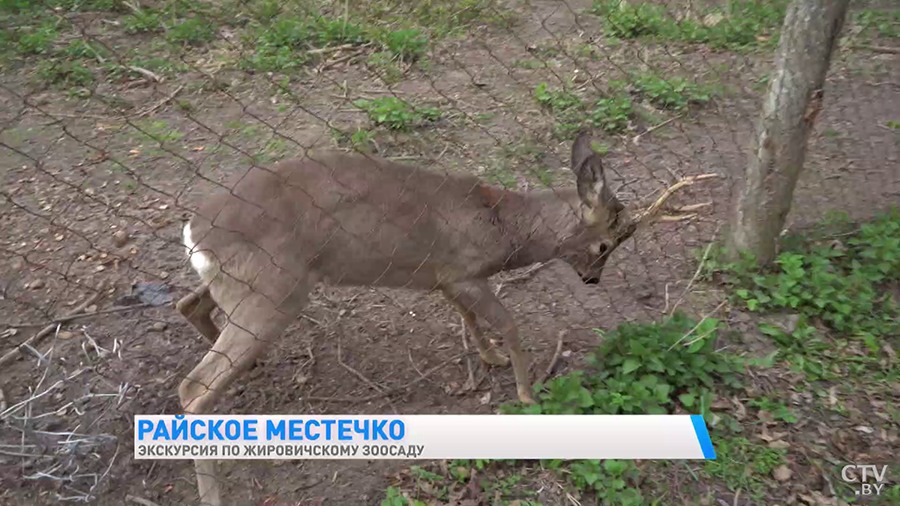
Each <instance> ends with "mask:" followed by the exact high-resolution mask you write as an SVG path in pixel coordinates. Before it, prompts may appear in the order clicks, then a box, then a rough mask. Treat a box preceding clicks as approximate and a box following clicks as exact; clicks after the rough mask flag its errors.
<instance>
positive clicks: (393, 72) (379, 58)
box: [366, 51, 403, 84]
mask: <svg viewBox="0 0 900 506" xmlns="http://www.w3.org/2000/svg"><path fill="white" fill-rule="evenodd" d="M396 58H397V57H396V55H394V54H393V53H389V52H387V51H379V52H377V53H372V54H370V55H369V57H368V59H367V60H366V64H367V65H368V66H369V67H371V68H373V69H375V72H376V73H377V74H378V77H380V78H381V79H382V80H383V81H384V82H385V83H387V84H392V83H396V82H399V81H400V80H401V79H403V71H402V70H400V66H399V65H397V61H396Z"/></svg>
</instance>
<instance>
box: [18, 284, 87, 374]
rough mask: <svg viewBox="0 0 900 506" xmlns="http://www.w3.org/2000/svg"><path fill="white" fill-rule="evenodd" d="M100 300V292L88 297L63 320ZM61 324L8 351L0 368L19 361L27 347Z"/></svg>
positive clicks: (52, 324)
mask: <svg viewBox="0 0 900 506" xmlns="http://www.w3.org/2000/svg"><path fill="white" fill-rule="evenodd" d="M99 298H100V292H98V293H95V294H94V295H92V296H90V297H88V298H87V299H85V301H84V302H82V303H81V304H79V305H78V307H76V308H75V309H73V310H72V312H70V313H69V314H68V315H66V316H64V317H63V319H65V318H70V317H73V316H75V315H77V314H79V313H82V312H84V309H85V308H86V307H88V306H90V305H91V304H93V303H94V302H97V299H99ZM61 323H62V322H58V323H57V322H54V323H51V324H50V325H47V326H46V327H44V328H43V329H41V331H40V332H38V333H37V334H35V335H33V336H31V337H29V338H28V339H26V340H25V341H24V342H23V343H21V344H19V345H18V346H16V348H15V349H13V350H10V351H8V352H7V353H6V354H5V355H3V357H0V367H3V366H6V365H8V364H11V363H13V362H15V361H16V359H17V358H18V357H19V356H21V354H22V352H23V351H24V349H25V347H26V346H33V345H35V344H37V343H38V342H39V341H40V340H41V339H43V338H44V337H46V336H47V335H48V334H50V333H51V332H53V331H54V329H56V327H57V326H58V325H60V324H61Z"/></svg>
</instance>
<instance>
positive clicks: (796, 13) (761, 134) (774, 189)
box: [727, 0, 850, 264]
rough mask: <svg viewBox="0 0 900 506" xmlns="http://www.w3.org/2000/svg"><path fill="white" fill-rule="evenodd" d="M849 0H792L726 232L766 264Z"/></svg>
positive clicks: (731, 245)
mask: <svg viewBox="0 0 900 506" xmlns="http://www.w3.org/2000/svg"><path fill="white" fill-rule="evenodd" d="M849 3H850V2H849V0H794V1H793V2H791V4H790V5H789V6H788V9H787V14H786V16H785V18H784V27H783V28H782V31H781V43H780V44H779V47H778V52H777V54H776V67H775V74H774V76H773V78H772V81H771V84H770V85H769V89H768V92H767V96H766V99H765V102H764V104H763V110H762V116H761V117H760V119H759V124H758V125H757V133H756V136H755V137H754V141H753V154H752V155H751V158H750V161H749V163H748V164H747V166H746V169H745V171H744V178H743V179H741V180H739V181H736V186H735V192H734V198H735V200H734V203H735V207H734V209H733V213H732V216H731V223H730V225H731V226H730V231H729V235H728V238H727V246H728V250H729V252H730V254H731V255H732V256H733V257H736V256H737V255H738V252H739V251H746V252H748V253H751V254H753V255H754V256H755V257H756V259H757V261H758V262H760V263H761V264H765V263H769V262H771V261H772V260H773V259H774V258H775V255H776V243H777V241H778V236H779V235H780V234H781V230H782V228H783V227H784V221H785V218H786V217H787V215H788V212H789V211H790V209H791V200H792V196H793V193H794V186H796V184H797V178H798V177H799V176H800V170H801V169H802V168H803V159H804V157H805V156H806V141H807V139H808V138H809V133H810V130H811V129H812V125H813V122H814V121H815V119H816V116H817V115H818V113H819V110H820V109H821V107H822V98H823V90H822V88H823V86H824V83H825V74H826V72H827V71H828V64H829V62H830V60H831V53H832V50H833V49H834V48H835V46H837V42H838V37H839V35H840V32H841V27H842V26H843V24H844V16H845V14H846V12H847V6H848V4H849Z"/></svg>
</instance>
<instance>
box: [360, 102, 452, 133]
mask: <svg viewBox="0 0 900 506" xmlns="http://www.w3.org/2000/svg"><path fill="white" fill-rule="evenodd" d="M353 105H355V106H356V107H359V108H360V109H362V110H364V111H366V112H367V113H368V114H369V120H371V121H372V122H373V123H374V124H376V125H384V126H386V127H388V128H390V129H392V130H408V129H410V128H412V127H414V126H417V125H420V124H422V123H424V122H433V121H436V120H437V119H439V118H440V117H441V111H440V110H439V109H436V108H433V107H413V106H412V105H411V104H410V103H409V102H406V101H404V100H400V99H399V98H396V97H383V98H377V99H374V100H357V101H355V102H353Z"/></svg>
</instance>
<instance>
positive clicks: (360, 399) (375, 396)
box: [303, 351, 475, 403]
mask: <svg viewBox="0 0 900 506" xmlns="http://www.w3.org/2000/svg"><path fill="white" fill-rule="evenodd" d="M473 354H475V352H473V351H469V352H466V353H460V354H459V355H456V356H454V357H451V358H448V359H447V360H445V361H443V362H441V363H440V364H438V365H436V366H434V367H432V368H431V369H429V370H427V371H425V373H424V374H422V375H421V376H419V377H418V378H416V379H414V380H412V381H410V382H409V383H407V384H405V385H401V386H399V387H396V388H389V389H387V390H385V391H383V392H382V393H380V394H373V395H369V396H366V397H317V396H309V397H303V399H304V400H306V401H319V402H349V403H359V402H367V401H372V400H375V399H380V398H382V397H387V396H389V395H394V394H396V393H398V392H402V391H405V390H408V389H410V388H412V387H414V386H416V385H418V384H419V383H421V382H423V381H425V380H426V379H428V377H429V376H431V375H432V374H434V373H435V372H436V371H438V370H440V369H443V368H444V367H446V366H447V365H449V364H451V363H453V362H454V361H456V360H459V359H461V358H463V357H466V356H468V355H473Z"/></svg>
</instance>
